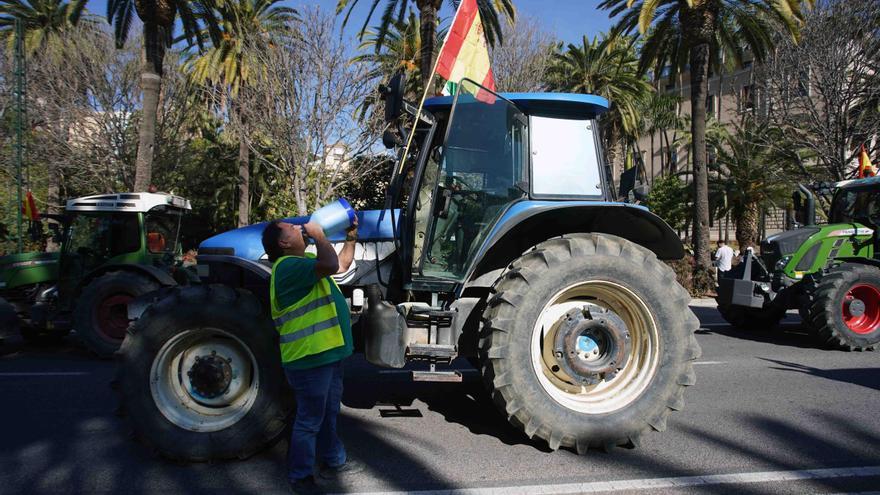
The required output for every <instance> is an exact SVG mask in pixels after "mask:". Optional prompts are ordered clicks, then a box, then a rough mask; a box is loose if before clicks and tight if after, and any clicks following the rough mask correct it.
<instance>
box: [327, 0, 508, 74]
mask: <svg viewBox="0 0 880 495" xmlns="http://www.w3.org/2000/svg"><path fill="white" fill-rule="evenodd" d="M358 1H359V0H338V1H337V3H336V12H337V13H341V12H342V11H343V10H346V8H348V11H347V12H346V13H345V19H344V20H343V21H342V23H343V25H345V24H347V23H348V19H349V17H350V16H351V12H352V10H353V9H354V7H355V5H357V4H358ZM410 1H412V3H414V4H415V5H416V7H417V8H418V9H419V21H420V30H421V34H420V39H421V40H422V43H421V56H420V57H419V72H420V74H421V78H422V87H424V86H426V85H427V84H428V79H430V78H431V69H433V67H434V52H435V51H436V48H437V42H436V38H437V24H438V23H437V14H438V12H439V11H440V7H441V6H442V4H443V0H385V9H384V10H383V12H382V17H381V19H380V21H379V25H378V27H377V28H376V29H375V34H374V37H375V44H374V46H375V50H376V52H377V53H378V52H379V51H380V50H381V49H382V47H383V46H384V45H385V42H386V39H387V38H388V35H389V34H390V33H391V32H392V30H393V27H394V24H395V22H397V23H402V22H404V20H405V19H406V11H407V6H408V5H409V4H410ZM369 3H370V12H369V13H368V14H367V18H366V19H365V20H364V25H363V26H362V27H361V32H360V37H361V40H363V38H364V37H365V36H366V35H367V26H368V25H369V23H370V20H371V19H372V18H373V14H374V13H375V11H376V9H377V8H378V7H379V4H380V3H382V0H369ZM449 3H450V4H451V5H452V7H453V8H456V9H457V8H458V5H459V3H460V0H450V2H449ZM477 5H478V6H479V9H480V19H481V20H482V22H483V29H484V31H485V33H486V39H487V40H488V42H489V44H490V45H494V44H495V41H496V39H497V40H498V41H503V35H502V32H501V22H500V15H501V13H503V14H504V16H506V17H507V19H508V21H509V22H513V21H514V19H515V18H516V9H515V8H514V6H513V1H512V0H477Z"/></svg>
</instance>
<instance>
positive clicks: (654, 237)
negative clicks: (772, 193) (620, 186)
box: [465, 201, 684, 289]
mask: <svg viewBox="0 0 880 495" xmlns="http://www.w3.org/2000/svg"><path fill="white" fill-rule="evenodd" d="M578 232H583V233H592V232H596V233H604V234H611V235H615V236H618V237H622V238H624V239H627V240H629V241H631V242H634V243H636V244H639V245H641V246H644V247H645V248H647V249H650V250H651V251H653V252H654V254H656V255H657V258H659V259H661V260H677V259H681V258H683V257H684V245H683V244H682V242H681V239H679V236H678V234H677V233H676V232H675V231H674V230H672V227H670V226H669V225H668V224H667V223H666V222H664V221H663V220H662V219H661V218H660V217H658V216H657V215H655V214H653V213H651V212H650V211H649V210H648V209H647V208H645V207H643V206H638V205H631V204H626V203H610V202H596V201H567V202H560V201H521V202H518V203H515V204H513V205H512V206H511V207H509V208H508V209H507V211H505V212H504V214H502V216H501V218H500V219H499V220H498V221H497V222H496V223H495V225H494V226H493V228H492V230H491V231H490V232H489V235H488V236H487V237H486V240H485V241H484V242H483V244H482V245H481V246H480V250H479V251H478V252H477V256H476V258H475V262H474V264H473V265H472V268H471V271H470V273H469V274H468V277H467V278H466V280H468V281H469V282H468V284H466V285H465V289H467V288H469V287H477V286H482V285H484V284H485V283H487V282H488V285H487V287H488V286H491V283H492V282H494V280H491V281H490V280H489V279H492V278H493V277H492V276H491V275H492V274H493V273H492V272H496V273H499V272H498V270H500V269H503V268H504V267H506V266H507V265H508V264H509V263H510V262H511V261H513V260H514V259H516V258H517V257H518V256H520V255H521V254H522V253H523V252H525V251H526V250H528V249H530V248H531V247H533V246H536V245H537V244H539V243H541V242H543V241H545V240H547V239H550V238H553V237H557V236H561V235H564V234H570V233H578ZM481 282H482V284H481Z"/></svg>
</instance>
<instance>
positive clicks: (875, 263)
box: [834, 256, 880, 268]
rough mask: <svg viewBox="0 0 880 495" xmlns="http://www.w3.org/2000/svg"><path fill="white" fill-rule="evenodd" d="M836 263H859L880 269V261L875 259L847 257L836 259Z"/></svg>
mask: <svg viewBox="0 0 880 495" xmlns="http://www.w3.org/2000/svg"><path fill="white" fill-rule="evenodd" d="M834 261H835V262H841V263H857V264H859V265H868V266H873V267H877V268H880V260H878V259H875V258H859V257H858V256H845V257H843V256H842V257H840V258H834Z"/></svg>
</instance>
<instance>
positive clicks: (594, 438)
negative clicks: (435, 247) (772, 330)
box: [480, 234, 700, 454]
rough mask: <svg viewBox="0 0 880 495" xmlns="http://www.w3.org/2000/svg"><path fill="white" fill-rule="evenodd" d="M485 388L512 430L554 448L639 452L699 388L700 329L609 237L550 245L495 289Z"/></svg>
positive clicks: (647, 255) (679, 301)
mask: <svg viewBox="0 0 880 495" xmlns="http://www.w3.org/2000/svg"><path fill="white" fill-rule="evenodd" d="M493 290H494V295H493V296H492V297H491V298H490V300H489V302H488V306H487V309H486V310H485V312H484V313H483V317H484V327H483V331H482V334H481V337H482V338H481V342H480V349H481V359H482V363H483V369H482V371H483V377H484V379H485V381H486V384H487V385H488V387H489V388H490V390H491V392H492V396H493V399H494V401H495V403H496V404H497V405H498V407H499V408H500V409H501V411H502V413H504V414H505V415H507V417H508V418H509V420H510V422H511V423H512V424H513V425H515V426H517V427H519V428H521V429H522V430H523V431H525V433H526V435H528V436H529V437H531V438H539V439H541V440H543V441H546V442H547V443H548V444H549V446H550V448H552V449H558V448H560V447H569V448H574V449H576V450H577V452H578V453H581V454H583V453H585V452H586V451H587V450H588V449H589V448H591V447H600V448H604V449H609V448H611V447H614V446H634V445H636V444H637V443H638V441H639V438H640V437H641V436H642V434H644V433H645V432H647V431H648V430H651V429H654V430H657V431H663V430H664V429H665V428H666V418H667V416H668V414H669V412H670V411H672V410H680V409H681V408H682V407H683V405H684V402H683V399H682V394H683V392H684V387H686V386H689V385H693V384H694V382H695V375H694V370H693V366H692V362H693V361H694V360H695V359H697V357H699V355H700V347H699V345H698V344H697V341H696V339H695V338H694V332H695V331H696V330H697V329H698V328H699V321H698V320H697V318H696V316H694V314H693V313H692V312H691V311H690V309H689V308H688V303H689V302H690V297H689V295H688V293H687V291H685V290H684V289H683V288H682V287H681V286H680V285H679V284H678V283H677V282H676V279H675V274H674V273H673V272H672V270H671V269H670V268H668V267H667V266H666V265H665V264H663V263H661V262H660V261H658V260H657V258H656V256H655V255H654V254H653V253H652V252H651V251H649V250H647V249H645V248H643V247H641V246H639V245H637V244H634V243H632V242H629V241H627V240H625V239H622V238H619V237H615V236H611V235H604V234H569V235H566V236H563V237H561V238H555V239H551V240H548V241H545V242H543V243H541V244H539V245H537V246H536V247H535V248H533V249H532V250H531V251H529V252H527V253H526V254H524V255H523V256H522V257H520V258H519V259H517V260H515V261H514V262H513V263H512V264H511V265H510V266H509V267H508V269H507V270H506V271H505V273H504V274H503V275H502V276H501V278H500V279H499V280H498V281H497V282H496V283H495V286H494V289H493Z"/></svg>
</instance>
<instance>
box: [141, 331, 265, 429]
mask: <svg viewBox="0 0 880 495" xmlns="http://www.w3.org/2000/svg"><path fill="white" fill-rule="evenodd" d="M257 370H258V368H257V361H256V358H254V355H253V353H252V352H251V351H250V349H249V348H248V346H247V345H245V344H244V342H242V341H241V340H240V339H238V338H237V337H235V336H234V335H232V334H230V333H229V332H227V331H225V330H220V329H217V328H198V329H192V330H186V331H184V332H181V333H179V334H177V335H176V336H174V338H172V339H170V340H169V341H168V342H166V343H165V345H163V346H162V348H161V349H160V350H159V352H158V353H157V354H156V358H155V359H154V360H153V366H152V368H151V370H150V391H151V393H152V395H153V400H154V401H155V403H156V406H157V407H158V408H159V411H160V412H161V413H162V415H163V416H165V418H166V419H168V421H171V422H172V423H174V424H175V425H177V426H179V427H181V428H183V429H186V430H189V431H196V432H211V431H218V430H222V429H224V428H228V427H229V426H232V425H233V424H235V423H236V422H238V420H240V419H241V418H242V417H244V416H245V415H246V414H247V413H248V411H250V409H251V407H252V406H253V404H254V401H255V400H256V397H257V392H258V390H259V385H260V383H259V373H258V372H257Z"/></svg>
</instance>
